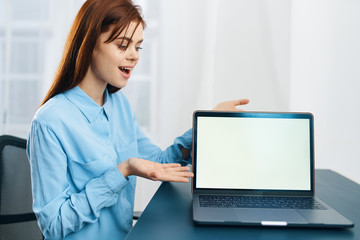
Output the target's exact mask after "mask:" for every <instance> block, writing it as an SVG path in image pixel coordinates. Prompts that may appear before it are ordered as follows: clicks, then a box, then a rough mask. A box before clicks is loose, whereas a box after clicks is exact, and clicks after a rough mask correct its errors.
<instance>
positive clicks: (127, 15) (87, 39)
mask: <svg viewBox="0 0 360 240" xmlns="http://www.w3.org/2000/svg"><path fill="white" fill-rule="evenodd" d="M140 12H141V11H140V7H139V6H136V5H134V4H133V3H132V2H131V0H87V1H86V2H85V3H84V4H83V5H82V7H81V9H80V10H79V12H78V14H77V16H76V18H75V21H74V23H73V25H72V28H71V30H70V33H69V35H68V38H67V41H66V44H65V48H64V52H63V56H62V59H61V62H60V65H59V68H58V70H57V73H56V75H55V79H54V81H53V83H52V85H51V87H50V89H49V91H48V92H47V94H46V96H45V98H44V100H43V101H42V103H41V105H43V104H44V103H46V102H47V101H48V100H49V99H50V98H52V97H53V96H55V95H57V94H59V93H62V92H65V91H67V90H69V89H72V88H73V87H75V86H77V85H78V84H79V83H80V82H81V80H82V79H83V78H84V77H85V74H86V72H87V70H88V68H89V65H90V62H91V58H92V53H93V51H94V48H95V46H96V42H97V40H98V38H99V36H100V34H101V33H104V32H107V31H109V29H110V26H111V27H112V26H113V28H112V33H111V35H110V37H109V39H107V40H106V42H111V41H113V40H115V39H116V38H117V37H118V36H119V35H120V34H121V33H122V32H123V31H125V32H126V31H127V30H128V27H129V25H130V23H131V22H135V23H137V26H139V25H140V24H142V26H143V27H145V22H144V20H143V18H142V17H141V13H140ZM135 29H136V28H135ZM107 88H108V91H109V93H114V92H116V91H118V90H119V88H117V87H114V86H111V85H108V86H107Z"/></svg>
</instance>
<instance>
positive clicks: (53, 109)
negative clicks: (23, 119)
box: [33, 93, 74, 126]
mask: <svg viewBox="0 0 360 240" xmlns="http://www.w3.org/2000/svg"><path fill="white" fill-rule="evenodd" d="M73 108H74V106H73V104H71V102H70V101H68V99H67V98H66V97H65V96H64V95H63V94H62V93H60V94H58V95H56V96H54V97H52V98H51V99H49V100H48V101H47V102H46V103H45V104H43V105H42V106H41V107H40V108H39V109H38V110H37V111H36V113H35V115H34V118H33V122H36V123H40V124H44V125H47V126H53V125H56V124H58V123H59V122H60V121H61V119H65V118H67V117H69V116H71V115H72V112H73Z"/></svg>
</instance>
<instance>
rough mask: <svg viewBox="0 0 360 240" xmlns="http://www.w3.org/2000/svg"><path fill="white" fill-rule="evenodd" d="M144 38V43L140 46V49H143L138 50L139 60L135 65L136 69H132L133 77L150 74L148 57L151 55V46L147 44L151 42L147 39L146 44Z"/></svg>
mask: <svg viewBox="0 0 360 240" xmlns="http://www.w3.org/2000/svg"><path fill="white" fill-rule="evenodd" d="M146 40H147V39H146V36H144V42H143V44H142V45H141V47H142V48H143V49H141V50H140V59H139V62H138V64H137V65H136V67H135V68H134V73H133V74H135V75H140V76H142V75H149V74H150V65H151V60H150V56H151V53H152V48H151V45H150V43H149V41H151V40H150V39H149V41H148V42H146Z"/></svg>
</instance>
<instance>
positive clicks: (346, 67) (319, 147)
mask: <svg viewBox="0 0 360 240" xmlns="http://www.w3.org/2000/svg"><path fill="white" fill-rule="evenodd" d="M359 13H360V1H357V0H342V1H338V0H316V1H313V0H301V1H299V0H298V1H293V4H292V14H291V15H292V21H291V91H290V109H291V110H293V111H311V112H313V113H314V115H315V138H316V139H315V140H316V152H315V154H316V167H317V168H328V169H332V170H334V171H337V172H339V173H341V174H343V175H345V176H346V177H349V178H351V179H353V180H354V181H357V182H358V183H360V126H359V123H360V112H359V107H360V95H359V90H360V31H359V29H360V14H359Z"/></svg>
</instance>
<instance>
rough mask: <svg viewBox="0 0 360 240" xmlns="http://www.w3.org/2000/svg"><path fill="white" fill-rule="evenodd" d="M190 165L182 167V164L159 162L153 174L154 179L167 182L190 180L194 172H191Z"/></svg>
mask: <svg viewBox="0 0 360 240" xmlns="http://www.w3.org/2000/svg"><path fill="white" fill-rule="evenodd" d="M189 171H190V168H189V167H182V166H181V165H180V164H174V163H170V164H159V165H158V166H157V169H156V170H155V171H154V172H153V174H152V177H153V178H152V180H157V181H167V182H189V179H188V178H190V177H193V176H194V174H193V173H192V172H189Z"/></svg>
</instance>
